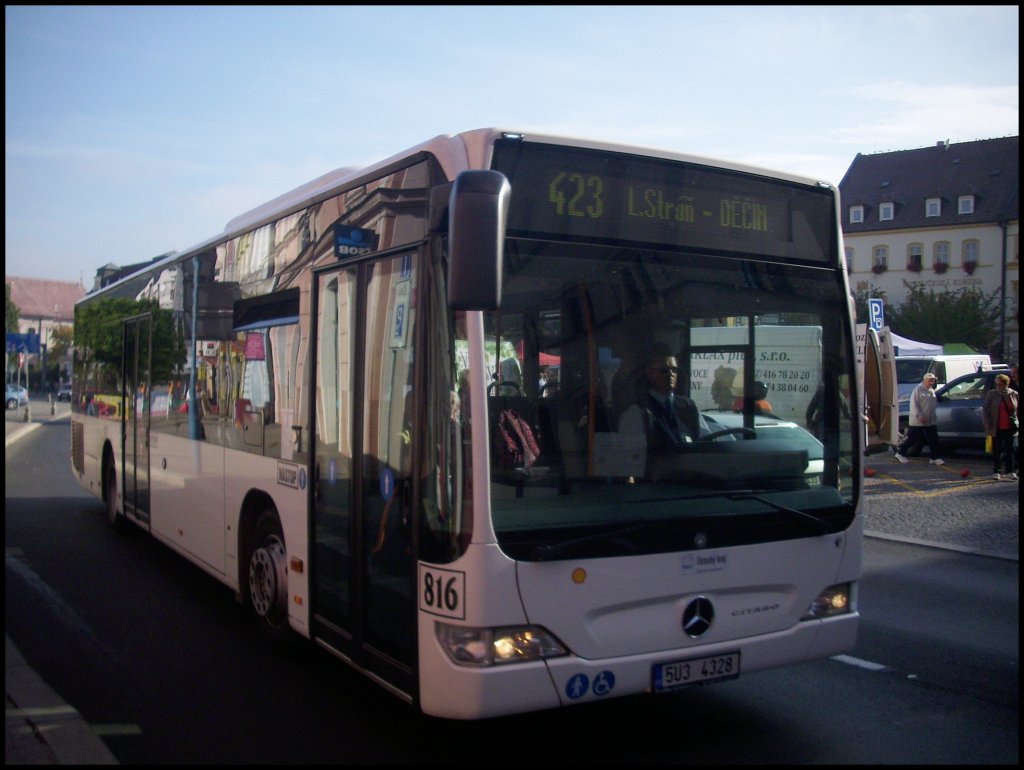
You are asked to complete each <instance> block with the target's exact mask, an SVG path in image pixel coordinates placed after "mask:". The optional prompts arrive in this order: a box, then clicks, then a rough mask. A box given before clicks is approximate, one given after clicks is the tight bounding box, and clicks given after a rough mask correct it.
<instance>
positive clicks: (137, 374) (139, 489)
mask: <svg viewBox="0 0 1024 770" xmlns="http://www.w3.org/2000/svg"><path fill="white" fill-rule="evenodd" d="M152 342H153V319H152V316H150V315H144V316H139V317H137V318H130V319H127V320H126V321H125V322H124V348H123V352H124V360H123V362H122V365H123V372H124V377H123V383H124V394H123V396H124V397H123V399H122V403H123V404H124V408H123V409H122V414H121V435H122V438H123V440H122V443H121V446H122V447H123V452H124V454H123V456H122V463H121V467H122V468H124V473H122V474H121V480H122V483H123V485H124V487H123V489H122V490H121V499H122V500H123V501H124V512H125V514H126V515H127V516H131V517H132V518H134V519H136V520H137V521H138V522H139V523H140V524H142V525H144V526H148V524H149V401H150V393H149V391H150V386H151V382H150V368H151V365H152V356H151V350H152Z"/></svg>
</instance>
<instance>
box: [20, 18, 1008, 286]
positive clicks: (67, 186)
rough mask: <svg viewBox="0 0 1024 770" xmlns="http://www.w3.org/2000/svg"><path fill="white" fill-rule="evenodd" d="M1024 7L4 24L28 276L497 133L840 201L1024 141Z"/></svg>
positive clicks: (88, 267) (68, 272) (218, 224)
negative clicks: (655, 157)
mask: <svg viewBox="0 0 1024 770" xmlns="http://www.w3.org/2000/svg"><path fill="white" fill-rule="evenodd" d="M1019 23H1020V17H1019V8H1018V7H1017V6H971V7H967V6H960V7H957V6H941V5H939V6H928V5H926V6H863V5H859V6H855V7H852V6H801V7H790V6H758V7H753V6H726V7H715V8H711V7H706V6H641V5H631V6H607V7H600V8H599V7H596V6H458V7H455V6H339V7H321V6H309V7H303V6H289V7H283V6H280V7H275V6H249V7H246V6H237V7H230V8H228V7H217V6H214V7H187V6H134V7H133V6H106V7H98V6H94V7H82V6H63V7H62V6H17V5H15V6H10V5H8V6H6V8H5V36H6V39H5V50H4V58H5V65H6V66H5V89H4V91H5V93H4V97H5V108H6V109H5V124H6V144H5V159H4V161H5V162H4V167H5V169H4V170H5V196H4V198H5V201H4V203H5V228H4V230H5V233H4V245H5V273H6V275H7V276H18V277H25V278H45V279H52V280H61V281H75V282H81V283H82V284H83V285H85V286H86V287H87V288H91V287H92V284H93V279H94V276H95V273H96V270H97V269H98V268H100V267H102V266H104V265H106V264H108V263H113V264H115V265H118V266H122V265H128V264H133V263H137V262H143V261H147V260H149V259H151V258H153V257H156V256H158V255H161V254H164V253H167V252H170V251H184V250H186V249H187V248H189V247H191V246H194V245H196V244H198V243H200V242H202V241H205V240H207V239H208V238H211V237H213V236H215V235H217V234H218V233H220V232H221V231H222V230H223V229H224V226H225V224H226V223H227V222H228V221H229V220H230V219H232V218H234V217H236V216H238V215H239V214H242V213H244V212H246V211H248V210H249V209H252V208H255V207H256V206H258V205H260V204H262V203H264V202H266V201H269V200H270V199H272V198H274V197H277V196H278V195H280V194H282V193H284V192H287V191H289V190H291V189H294V188H295V187H298V186H299V185H301V184H303V183H305V182H307V181H309V180H312V179H314V178H316V177H319V176H321V175H323V174H325V173H327V172H328V171H331V170H333V169H335V168H340V167H343V166H366V165H369V164H371V163H374V162H376V161H378V160H381V159H383V158H386V157H389V156H391V155H395V154H397V153H399V152H401V151H403V150H405V149H407V148H409V147H412V146H414V145H417V144H420V143H421V142H423V141H426V140H427V139H430V138H432V137H434V136H437V135H439V134H455V133H459V132H461V131H467V130H471V129H475V128H483V127H491V126H493V127H499V128H504V129H509V130H516V131H524V132H529V131H534V132H539V133H549V134H560V135H568V136H582V137H586V138H590V139H597V140H607V141H613V142H624V143H627V144H635V145H642V146H649V147H657V148H664V149H668V150H672V151H675V152H681V153H689V154H695V155H705V156H710V157H715V158H725V159H728V160H733V161H739V162H743V163H749V164H751V165H754V166H758V167H763V168H770V169H781V170H784V171H790V172H794V173H798V174H803V175H806V176H810V177H814V178H817V179H821V180H824V181H828V182H832V183H833V184H838V183H839V182H840V180H841V179H842V177H843V175H844V174H845V173H846V170H847V169H848V168H849V166H850V164H851V163H852V162H853V160H854V158H855V156H856V155H857V153H864V154H870V153H877V152H890V151H894V150H906V149H915V148H919V147H928V146H933V145H934V144H935V143H936V142H938V141H946V140H948V141H950V142H965V141H973V140H976V139H992V138H996V137H1004V136H1016V135H1019V118H1018V104H1019V85H1018V71H1019V69H1020V61H1019V58H1020V57H1019Z"/></svg>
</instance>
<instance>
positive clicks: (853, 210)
mask: <svg viewBox="0 0 1024 770" xmlns="http://www.w3.org/2000/svg"><path fill="white" fill-rule="evenodd" d="M863 221H864V207H863V206H850V224H851V225H856V224H860V223H861V222H863Z"/></svg>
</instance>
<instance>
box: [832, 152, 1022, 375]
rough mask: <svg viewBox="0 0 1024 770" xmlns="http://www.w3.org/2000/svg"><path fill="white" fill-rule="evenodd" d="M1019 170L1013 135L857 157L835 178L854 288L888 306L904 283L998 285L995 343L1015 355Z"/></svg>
mask: <svg viewBox="0 0 1024 770" xmlns="http://www.w3.org/2000/svg"><path fill="white" fill-rule="evenodd" d="M1019 168H1020V137H1016V136H1013V137H1005V138H1002V139H985V140H980V141H975V142H960V143H956V144H950V143H948V142H939V143H938V144H936V145H935V146H934V147H925V148H922V149H917V150H900V151H897V152H885V153H878V154H875V155H861V154H858V155H857V157H856V158H855V159H854V161H853V164H852V165H851V166H850V168H849V170H848V171H847V172H846V175H845V176H844V177H843V181H842V182H840V184H839V189H840V192H841V194H842V207H843V209H842V227H843V238H844V242H845V247H846V258H847V265H848V268H849V270H850V285H851V287H852V288H853V290H854V291H866V292H867V293H868V294H869V295H871V296H879V295H880V292H884V293H885V297H886V299H887V301H888V302H889V303H891V304H894V305H898V304H901V303H902V302H903V301H904V300H905V299H906V297H907V294H908V287H907V285H906V284H907V283H915V284H922V285H923V286H924V288H925V289H926V290H934V291H935V292H945V291H954V290H956V289H960V288H963V287H971V288H975V289H978V290H980V291H982V292H984V293H985V294H990V293H993V292H994V293H996V296H997V297H999V298H1000V300H1001V302H1002V312H1003V316H1002V318H1001V319H1000V322H999V331H998V332H997V336H1001V340H999V339H997V340H996V341H995V345H994V346H993V348H994V349H995V348H996V347H997V346H998V345H999V344H1000V342H1001V344H1002V353H1001V355H1000V357H1001V358H1002V360H1004V361H1007V362H1018V361H1019V359H1020V343H1019V328H1020V327H1019V317H1020V316H1019V309H1020V293H1019V275H1020V235H1019V233H1020V204H1019V194H1020V193H1019V189H1020V184H1019ZM958 341H959V340H946V341H945V342H958ZM996 352H997V355H999V353H998V350H997V351H996Z"/></svg>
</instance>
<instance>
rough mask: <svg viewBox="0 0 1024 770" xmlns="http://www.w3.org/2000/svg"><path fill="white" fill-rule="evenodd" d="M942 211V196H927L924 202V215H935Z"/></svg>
mask: <svg viewBox="0 0 1024 770" xmlns="http://www.w3.org/2000/svg"><path fill="white" fill-rule="evenodd" d="M941 213H942V198H929V199H928V200H926V201H925V202H924V215H925V216H926V217H937V216H938V215H939V214H941Z"/></svg>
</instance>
